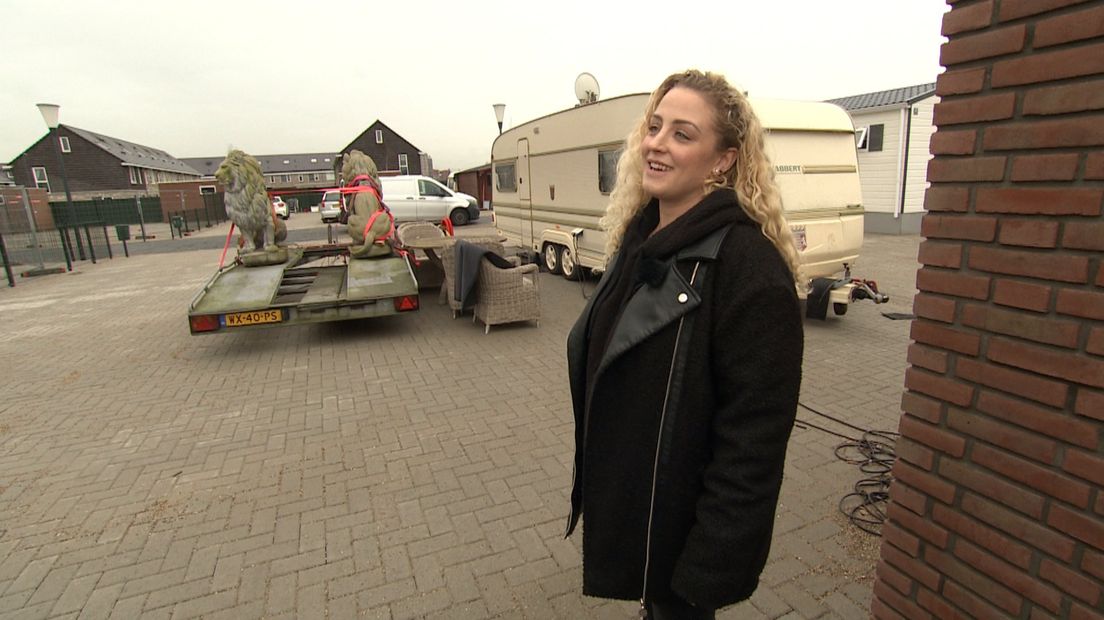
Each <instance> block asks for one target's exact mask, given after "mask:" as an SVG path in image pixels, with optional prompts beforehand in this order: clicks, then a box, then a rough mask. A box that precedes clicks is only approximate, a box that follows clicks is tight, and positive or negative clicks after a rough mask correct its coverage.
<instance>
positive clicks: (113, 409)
mask: <svg viewBox="0 0 1104 620" xmlns="http://www.w3.org/2000/svg"><path fill="white" fill-rule="evenodd" d="M291 222H292V223H293V224H295V223H296V218H295V217H293V218H292V220H291ZM227 227H228V224H223V225H222V226H216V227H214V228H212V229H210V230H209V231H205V232H202V233H199V234H200V235H210V236H223V238H224V236H225V234H226V229H227ZM481 227H489V222H484V223H482V224H481V225H479V226H475V227H472V228H471V231H467V230H465V231H464V232H465V233H467V232H472V233H477V232H485V231H486V230H487V229H486V228H481ZM918 243H919V238H918V237H894V236H879V235H869V236H868V237H867V240H866V246H865V250H864V254H863V260H862V261H861V262H860V265H859V267H858V268H857V269H856V275H861V276H863V277H870V278H874V279H877V280H878V281H879V284H880V285H881V287H882V288H883V289H884V290H886V291H888V292H889V293H890V295H891V296H892V298H891V302H890V303H889V304H887V305H884V306H877V307H876V306H874V305H872V304H870V303H869V302H867V303H864V304H859V305H856V306H854V307H852V308H851V310H850V312H849V313H848V314H847V315H846V316H845V317H829V319H828V320H827V321H825V322H819V321H807V322H806V324H805V329H806V358H805V365H804V370H805V375H804V384H803V387H802V396H801V398H802V402H804V403H806V404H808V405H810V406H812V407H814V408H816V409H819V410H821V411H824V412H826V413H830V414H832V415H836V416H839V417H841V418H844V419H846V420H848V421H850V422H851V423H853V424H856V425H858V426H861V427H864V428H877V429H885V430H896V424H897V415H898V411H899V408H898V407H899V401H900V396H901V392H902V385H903V377H904V367H905V354H906V348H907V345H908V330H909V322H908V321H901V320H899V321H894V320H889V319H887V318H884V317H883V316H882V315H881V312H882V311H895V312H909V311H910V310H911V299H912V296H913V294H914V292H915V291H914V272H915V269H916V253H917V246H918ZM217 245H219V246H221V244H217ZM219 251H220V250H219V249H211V248H208V249H196V250H190V251H185V252H174V253H149V254H143V255H138V256H132V257H131V258H129V259H125V258H116V259H114V260H108V261H100V263H99V264H97V265H91V264H87V263H82V264H80V265H79V267H78V270H77V271H76V272H74V273H72V274H64V275H56V276H47V277H42V278H37V279H33V280H21V281H20V282H19V283H18V285H17V286H16V287H15V288H10V289H5V290H3V291H2V292H0V359H3V360H5V364H4V366H5V368H6V370H5V371H4V372H3V375H2V378H0V618H20V619H23V618H27V619H32V618H81V619H84V618H89V619H91V618H108V617H115V618H135V617H143V618H172V619H184V618H262V617H263V618H323V617H330V618H352V617H366V618H394V619H400V618H629V617H634V615H635V605H634V604H633V603H627V602H610V601H602V600H597V599H592V598H588V597H583V596H582V595H581V587H580V581H581V552H580V538H579V537H578V536H576V537H574V538H572V539H570V540H564V539H563V537H562V532H563V525H564V518H565V514H566V510H567V494H568V486H569V484H570V477H571V454H572V441H573V440H572V430H571V428H572V427H571V414H570V408H569V402H568V393H567V382H566V376H565V374H566V368H565V361H564V343H565V337H566V333H567V330H568V329H569V328H570V326H571V324H572V323H573V321H574V319H575V317H576V315H577V314H578V312H579V310H580V309H581V308H582V305H583V303H584V301H583V297H582V295H581V293H580V285H579V284H578V283H572V282H567V281H565V280H563V279H561V278H558V277H553V276H550V275H548V274H541V276H540V286H541V296H542V315H543V318H542V320H541V322H540V326H539V327H535V326H532V325H516V326H503V327H495V328H493V329H492V330H491V333H490V334H489V335H484V334H483V329H482V326H481V325H480V326H475V325H472V322H471V320H470V319H469V318H460V319H456V320H452V319H451V318H450V314H449V311H448V310H447V307H443V306H439V305H437V304H436V303H434V299H433V297H434V296H431V295H423V304H424V305H423V307H422V309H421V310H420V311H419V312H417V313H414V314H409V315H403V316H397V317H389V318H382V319H375V320H367V321H359V322H346V323H331V324H325V325H314V326H303V327H291V328H275V329H267V330H260V331H251V332H247V333H227V334H219V335H213V336H202V337H194V336H191V335H189V333H188V328H187V321H186V316H185V312H186V309H187V306H188V304H189V302H190V301H191V299H192V297H193V296H194V295H195V293H196V292H197V291H198V289H199V288H200V286H201V285H202V284H203V283H204V282H205V280H206V279H207V278H208V277H210V275H211V273H212V272H213V271H214V267H215V265H216V263H217V261H218V255H219ZM585 286H586V290H587V292H589V291H590V290H592V289H593V282H588V283H586V284H585ZM799 416H800V417H801V418H802V419H808V420H810V421H813V418H814V416H812V415H811V414H809V413H808V412H800V413H799ZM832 428H833V429H835V430H837V431H844V432H845V434H847V432H848V429H845V428H840V427H838V426H832ZM839 441H840V440H839V439H838V438H836V437H833V436H831V435H828V434H826V433H823V432H820V431H817V430H815V429H811V428H798V429H796V430H795V431H794V435H793V440H792V442H791V447H790V451H789V456H788V459H787V468H786V478H785V483H784V486H783V495H782V500H781V504H780V506H779V509H778V521H777V526H776V529H775V533H774V546H773V549H772V553H771V559H770V562H769V564H768V566H767V569H766V571H765V573H764V575H763V581H762V585H761V586H760V588H759V590H758V591H757V592H756V594H755V595H754V596H753V597H752V598H751V600H750V601H747V602H745V603H743V604H740V605H737V606H734V607H731V608H728V609H726V610H723V611H722V612H721V613H720V614H719V615H718V617H719V618H722V619H734V618H740V619H743V618H785V619H787V620H790V619H798V618H802V619H811V618H860V617H866V616H867V615H868V612H867V611H866V610H867V609H868V605H869V599H870V595H871V587H872V576H873V571H874V563H875V558H876V555H877V547H876V545H877V540H876V539H874V538H872V537H870V536H868V535H866V534H863V533H861V532H858V531H857V530H856V529H855V528H854V527H852V526H850V525H849V524H848V523H847V521H846V520H845V519H844V518H842V517H841V516H840V514H839V513H838V510H837V503H838V501H839V499H840V498H841V497H842V496H843V495H844V494H846V493H848V492H849V491H850V490H851V487H852V486H853V485H854V483H855V481H856V480H858V479H859V478H860V477H861V474H860V473H859V472H858V470H857V469H856V467H855V466H853V465H848V464H846V463H843V462H841V461H839V460H838V459H837V458H836V457H835V455H834V453H833V448H834V447H835V446H836V445H837V443H839Z"/></svg>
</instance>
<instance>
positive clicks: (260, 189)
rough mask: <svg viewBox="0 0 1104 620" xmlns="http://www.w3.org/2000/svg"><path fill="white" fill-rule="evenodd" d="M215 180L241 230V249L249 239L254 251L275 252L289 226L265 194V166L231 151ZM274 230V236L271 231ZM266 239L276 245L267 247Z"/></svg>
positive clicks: (229, 213) (240, 152) (230, 216)
mask: <svg viewBox="0 0 1104 620" xmlns="http://www.w3.org/2000/svg"><path fill="white" fill-rule="evenodd" d="M215 178H216V179H218V181H219V182H220V183H222V185H223V187H224V188H225V189H226V196H225V198H226V215H227V217H229V218H230V221H231V222H234V225H235V226H237V227H238V230H239V231H240V232H239V234H238V248H239V250H240V249H241V248H242V247H243V246H244V245H245V241H246V239H249V240H250V241H252V242H253V250H254V251H258V252H261V251H272V250H273V249H274V247H275V245H276V244H277V243H278V242H280V241H283V240H284V239H286V238H287V225H285V224H284V223H283V222H282V221H281V220H280V219H279V218H277V217H276V211H275V209H274V208H273V206H272V201H271V200H269V199H268V194H267V193H266V192H265V184H264V175H263V174H261V164H260V163H259V162H258V161H257V160H256V158H254V157H253V156H251V155H249V154H247V153H245V152H243V151H241V150H238V149H234V150H231V151H230V152H229V153H228V154H227V155H226V159H224V160H222V163H221V164H219V167H218V170H217V171H216V172H215ZM270 230H271V231H272V235H271V237H269V235H268V232H269V231H270ZM266 238H271V240H272V245H271V246H266V244H265V240H266Z"/></svg>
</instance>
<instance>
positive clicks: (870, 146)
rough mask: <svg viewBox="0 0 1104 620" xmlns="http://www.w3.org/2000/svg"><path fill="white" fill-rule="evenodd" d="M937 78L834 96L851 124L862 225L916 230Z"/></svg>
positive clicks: (887, 230)
mask: <svg viewBox="0 0 1104 620" xmlns="http://www.w3.org/2000/svg"><path fill="white" fill-rule="evenodd" d="M938 101H939V98H938V97H936V95H935V83H934V82H933V83H931V84H919V85H916V86H908V87H905V88H895V89H893V90H883V91H878V92H874V93H864V94H862V95H854V96H852V97H843V98H841V99H832V100H830V101H829V102H828V103H834V104H836V105H838V106H840V107H841V108H843V109H845V110H847V113H848V114H849V115H850V116H851V121H852V122H853V123H854V125H855V146H856V148H857V150H858V159H859V178H860V179H861V181H862V194H863V205H864V206H865V208H866V230H868V231H870V232H880V233H893V234H913V233H918V232H920V219H921V217H923V215H924V191H925V190H926V189H927V187H928V183H927V173H928V160H929V159H931V154H930V153H929V150H928V143H929V142H930V141H931V136H932V133H934V132H935V126H934V125H932V113H933V111H934V109H935V104H936V103H938Z"/></svg>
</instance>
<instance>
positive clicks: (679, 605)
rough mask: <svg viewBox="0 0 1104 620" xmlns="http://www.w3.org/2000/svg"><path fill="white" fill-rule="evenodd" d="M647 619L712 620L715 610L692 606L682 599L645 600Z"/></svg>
mask: <svg viewBox="0 0 1104 620" xmlns="http://www.w3.org/2000/svg"><path fill="white" fill-rule="evenodd" d="M647 606H648V620H713V619H714V618H716V617H717V610H715V609H702V608H701V607H693V606H691V605H690V604H688V603H684V602H682V601H664V602H662V603H661V602H658V601H647Z"/></svg>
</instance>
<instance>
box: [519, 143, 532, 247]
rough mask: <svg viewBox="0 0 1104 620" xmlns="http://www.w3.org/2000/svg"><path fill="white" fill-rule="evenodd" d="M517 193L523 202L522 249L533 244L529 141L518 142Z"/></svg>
mask: <svg viewBox="0 0 1104 620" xmlns="http://www.w3.org/2000/svg"><path fill="white" fill-rule="evenodd" d="M517 156H518V159H517V191H518V200H519V201H520V202H521V210H522V213H523V215H522V216H521V247H523V248H525V247H531V246H532V244H533V200H532V191H531V190H530V188H531V187H532V185H533V184H532V182H531V181H532V179H530V178H529V139H528V138H522V139H521V140H518V147H517Z"/></svg>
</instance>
